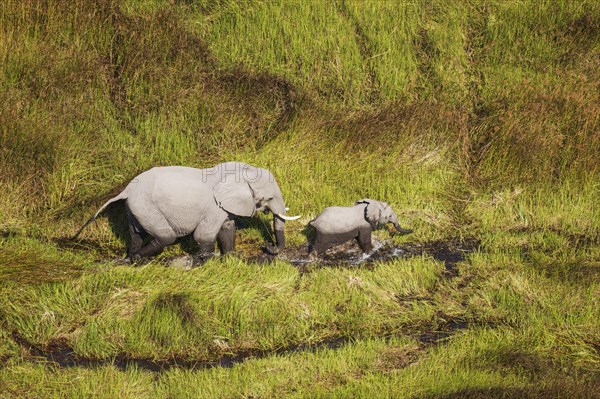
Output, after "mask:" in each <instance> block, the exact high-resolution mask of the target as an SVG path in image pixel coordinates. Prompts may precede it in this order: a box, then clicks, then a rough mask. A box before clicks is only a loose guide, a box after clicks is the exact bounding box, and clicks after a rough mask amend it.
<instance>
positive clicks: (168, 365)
mask: <svg viewBox="0 0 600 399" xmlns="http://www.w3.org/2000/svg"><path fill="white" fill-rule="evenodd" d="M466 328H468V324H467V323H462V322H448V323H447V324H446V325H444V326H442V328H441V329H439V330H430V331H427V332H422V333H415V334H407V335H406V336H412V337H413V338H415V339H416V340H417V341H418V342H419V347H420V348H422V349H424V348H427V347H431V346H436V345H441V344H444V343H445V342H446V341H447V340H448V339H450V338H451V337H452V336H453V335H455V334H456V333H458V332H459V331H460V330H463V329H466ZM396 337H398V336H397V335H390V336H385V337H381V338H382V339H384V340H385V341H386V342H389V341H390V340H391V339H393V338H396ZM13 339H14V340H15V342H17V343H18V344H19V345H21V347H22V348H23V350H24V353H28V354H29V359H28V360H30V361H34V362H38V363H43V364H46V365H48V366H51V367H56V368H71V367H83V368H94V367H103V366H108V365H111V366H114V367H116V368H118V369H120V370H123V371H125V370H127V369H128V368H137V369H140V370H145V371H150V372H155V373H160V372H164V371H168V370H170V369H173V368H179V369H186V370H203V369H211V368H215V367H223V368H231V367H234V366H235V365H237V364H240V363H243V362H245V361H247V360H250V359H264V358H267V357H270V356H275V355H291V354H294V353H303V352H310V353H315V352H317V351H319V350H326V349H338V348H341V347H343V346H344V345H348V344H351V343H352V342H353V341H354V339H353V338H352V337H337V338H332V339H329V340H324V341H321V342H317V343H313V344H301V345H294V346H290V347H287V348H280V349H276V350H255V351H246V352H242V353H238V354H236V355H226V356H223V357H221V358H219V359H218V360H215V361H204V360H189V359H177V358H175V359H169V360H152V359H140V358H131V357H128V356H126V355H117V356H115V357H112V358H103V359H95V358H86V357H82V356H79V355H77V354H76V353H75V352H74V351H73V349H72V348H70V347H68V346H67V345H66V343H65V342H56V343H55V344H54V345H51V346H50V347H49V348H47V349H41V348H38V347H37V346H35V345H33V344H31V343H29V342H27V341H26V340H25V339H23V338H22V337H20V336H18V335H16V334H13Z"/></svg>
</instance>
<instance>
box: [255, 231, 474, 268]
mask: <svg viewBox="0 0 600 399" xmlns="http://www.w3.org/2000/svg"><path fill="white" fill-rule="evenodd" d="M374 245H375V249H374V250H373V251H371V252H370V253H368V254H365V253H363V252H362V251H361V250H360V248H359V247H358V245H357V244H356V243H354V242H347V243H345V244H342V245H338V246H336V247H334V248H331V249H330V250H328V251H327V252H326V253H325V254H324V255H322V256H321V257H319V258H313V257H311V256H309V255H308V245H307V244H304V245H302V246H300V247H297V248H292V249H287V250H286V251H285V252H284V253H283V254H282V255H280V256H279V257H278V258H276V257H273V256H270V255H268V254H266V253H264V254H260V255H258V256H254V257H250V258H248V261H251V262H256V263H259V264H265V263H272V262H274V261H275V259H283V260H285V261H287V262H289V263H291V264H292V265H294V266H296V267H298V268H299V269H300V271H301V273H305V272H310V271H311V270H313V269H314V268H318V267H341V268H354V267H361V268H367V269H369V268H373V267H374V266H375V265H377V264H378V263H381V262H387V261H392V260H394V259H408V258H412V257H415V256H430V257H432V258H433V259H435V260H437V261H439V262H443V263H444V265H445V271H444V275H445V277H447V278H453V277H456V276H457V275H458V270H457V268H456V266H457V264H458V263H459V262H462V261H464V260H465V259H466V256H467V255H468V254H469V253H471V252H473V251H476V250H478V249H480V248H481V243H480V241H479V240H477V239H474V238H470V239H463V240H458V239H456V240H447V241H441V240H440V241H431V242H425V243H416V244H410V243H409V244H405V245H396V244H394V243H392V242H390V241H382V242H377V241H374Z"/></svg>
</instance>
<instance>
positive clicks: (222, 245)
mask: <svg viewBox="0 0 600 399" xmlns="http://www.w3.org/2000/svg"><path fill="white" fill-rule="evenodd" d="M217 244H218V246H219V251H220V252H221V255H225V254H226V253H228V252H231V251H234V250H235V222H234V221H233V220H227V221H225V223H223V226H221V230H219V233H218V234H217Z"/></svg>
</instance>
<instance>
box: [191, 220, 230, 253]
mask: <svg viewBox="0 0 600 399" xmlns="http://www.w3.org/2000/svg"><path fill="white" fill-rule="evenodd" d="M226 220H227V219H222V220H219V221H214V220H213V221H212V223H210V224H209V223H203V224H201V225H199V226H198V227H196V230H194V240H195V241H196V243H198V248H199V251H198V255H197V256H196V258H198V259H199V260H200V261H204V260H206V259H208V258H210V257H211V256H213V255H214V254H215V244H216V243H217V236H218V235H219V232H220V231H221V229H222V227H223V225H224V224H225V221H226ZM233 233H234V234H235V229H234V231H233ZM223 234H224V236H226V237H230V235H231V232H229V231H228V232H225V231H224V232H223ZM194 263H196V261H194Z"/></svg>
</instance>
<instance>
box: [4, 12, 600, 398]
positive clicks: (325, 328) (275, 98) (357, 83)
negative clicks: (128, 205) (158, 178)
mask: <svg viewBox="0 0 600 399" xmlns="http://www.w3.org/2000/svg"><path fill="white" fill-rule="evenodd" d="M0 28H1V30H0V60H2V61H1V62H0V192H1V195H0V250H1V256H0V360H1V361H2V366H0V397H9V398H12V397H15V398H17V397H49V396H50V397H87V396H93V397H107V398H108V397H111V398H112V397H125V398H127V397H136V398H138V397H190V396H192V397H211V398H212V397H363V396H364V397H367V396H368V397H407V398H415V397H419V398H434V397H435V398H438V397H443V398H454V397H473V398H481V397H533V398H545V397H567V396H568V397H582V398H588V397H597V396H598V394H597V392H598V391H600V386H598V381H599V380H600V356H599V352H598V351H599V349H598V348H599V345H600V339H599V337H600V324H599V322H598V317H597V315H598V314H600V303H599V301H598V297H599V294H600V291H599V290H600V285H599V282H600V244H599V239H600V217H599V216H598V215H600V209H599V207H598V204H599V203H600V186H599V185H598V182H599V181H600V179H599V177H600V174H599V169H598V167H599V165H600V163H598V159H600V158H599V155H600V154H599V148H600V134H599V133H598V132H600V97H599V93H600V90H599V89H600V74H599V71H600V65H599V63H598V60H599V59H600V57H599V52H600V35H599V33H598V32H600V5H599V3H598V2H597V1H591V0H589V1H586V0H583V1H577V2H569V1H544V2H541V3H540V2H535V1H529V0H527V1H520V2H510V1H499V0H493V1H485V2H484V1H476V0H464V1H459V2H455V3H452V4H450V3H449V2H443V1H427V2H424V1H423V2H422V1H410V2H409V1H406V2H404V1H402V2H392V1H387V2H386V1H371V2H365V1H351V0H338V1H333V2H325V1H313V2H306V1H293V2H283V1H260V0H252V1H250V0H249V1H243V2H236V1H213V0H202V1H185V2H183V1H182V2H170V1H160V0H145V1H133V0H128V1H125V0H122V1H119V0H117V1H112V0H106V1H104V0H103V1H99V2H88V1H83V0H80V1H71V2H68V3H65V2H62V1H56V0H48V1H40V0H27V1H16V0H8V1H5V2H4V3H3V6H2V7H1V8H0ZM225 160H239V161H244V162H248V163H251V164H254V165H257V166H261V167H265V168H267V169H269V170H271V172H273V174H274V175H275V177H276V178H277V181H278V183H279V185H280V187H281V189H282V191H283V193H284V197H285V199H286V204H287V205H288V206H289V207H290V208H291V209H290V212H291V213H292V214H301V215H302V218H301V219H300V220H299V221H297V222H289V223H287V224H286V233H287V238H288V240H287V241H288V247H289V248H290V250H289V252H288V253H287V254H284V255H283V256H281V257H280V259H278V260H277V261H274V262H272V263H256V262H255V261H252V260H250V259H252V258H254V257H256V256H258V255H259V254H260V249H259V248H260V246H261V245H262V244H263V242H264V240H265V236H266V235H268V233H265V231H264V229H263V225H262V223H263V222H264V223H267V222H268V219H269V218H268V217H267V216H261V217H260V218H258V219H256V220H253V221H251V222H250V223H249V227H248V228H246V229H243V230H240V231H238V253H237V254H236V255H234V256H229V257H226V258H215V259H212V260H210V261H209V262H207V263H206V264H205V265H203V266H201V267H198V268H194V269H192V270H183V269H180V268H176V267H169V266H170V265H171V260H170V259H171V258H172V257H174V256H179V255H181V254H182V253H184V252H185V251H189V249H190V248H193V243H192V244H190V242H189V241H187V242H182V243H180V244H179V245H174V246H172V247H170V248H169V249H168V250H167V251H165V253H164V254H163V255H161V256H159V257H157V258H156V259H154V260H153V261H151V262H150V263H148V264H146V265H143V266H141V267H131V266H123V265H120V264H118V263H117V262H113V260H114V259H116V258H120V257H122V255H123V254H124V252H125V241H124V240H123V236H124V233H125V228H124V224H123V223H122V222H119V220H122V219H123V217H124V212H123V209H120V208H118V207H115V208H114V209H111V210H109V212H107V213H108V215H109V218H108V219H109V220H108V222H107V220H106V219H105V218H100V219H99V220H98V221H96V222H95V223H94V224H93V225H91V226H90V227H89V228H88V229H87V230H86V231H85V232H84V234H83V236H82V240H81V241H80V242H79V243H73V242H70V241H69V240H68V239H67V237H69V236H71V235H72V234H73V233H74V232H75V231H76V230H77V229H78V227H79V226H81V224H83V222H84V221H85V220H87V218H89V216H90V215H91V214H93V212H95V210H96V209H97V208H98V207H99V206H100V205H101V204H102V203H103V201H105V200H106V199H108V198H109V197H110V196H111V195H113V194H114V193H115V192H118V191H119V190H120V189H122V187H123V186H124V185H125V184H127V182H128V181H129V180H130V179H131V178H132V177H134V176H135V175H136V174H138V173H140V172H141V171H143V170H146V169H148V168H150V167H152V166H155V165H172V164H180V165H189V166H195V167H208V166H212V165H214V164H216V163H218V162H221V161H225ZM365 197H371V198H377V199H381V200H383V201H387V202H389V203H390V204H391V205H392V207H393V208H394V209H395V210H396V213H397V214H398V216H399V219H400V224H401V225H402V226H404V227H408V228H413V229H414V230H415V232H414V233H413V234H411V235H409V236H393V235H391V234H390V233H389V232H388V231H387V230H386V229H382V230H379V231H377V232H376V233H375V237H376V239H377V240H380V241H389V242H391V243H393V244H394V245H397V246H400V247H403V248H405V249H410V248H412V251H413V252H415V251H416V252H417V255H414V254H412V252H411V254H412V255H411V256H408V257H406V258H396V259H390V260H385V261H380V262H376V263H375V264H374V265H370V266H368V267H367V266H364V265H363V266H356V265H348V264H346V263H344V261H343V260H339V261H338V264H337V265H333V266H331V265H329V264H306V265H303V266H301V267H300V266H295V265H294V264H293V263H290V262H289V261H288V260H289V259H291V258H294V257H298V256H301V255H299V254H300V253H301V251H303V245H304V244H305V242H306V236H305V234H306V232H305V231H304V226H305V225H306V223H307V222H308V221H310V220H311V219H312V218H313V217H314V216H316V215H317V214H318V213H319V212H320V211H321V210H322V209H323V208H324V207H326V206H330V205H350V204H352V203H353V202H354V201H355V200H357V199H360V198H365ZM472 242H477V243H478V244H479V247H478V248H475V249H474V251H473V252H470V253H465V256H464V259H462V260H458V261H457V260H456V259H454V261H456V262H455V263H453V264H450V265H447V264H445V263H444V262H443V250H442V249H439V248H443V245H445V243H451V244H452V245H457V246H458V247H459V248H462V247H461V243H462V246H467V245H468V243H472ZM418 245H422V247H419V246H418ZM438 247H439V248H438ZM415 248H416V249H415ZM418 248H423V253H422V254H420V255H419V254H418V252H419V251H418ZM436 248H438V249H437V251H441V254H440V253H437V252H436ZM447 267H451V268H452V270H450V271H448V270H446V268H447ZM436 331H437V333H436ZM439 331H441V332H439ZM327 343H329V346H331V347H328V345H327ZM319 344H321V345H322V346H321V347H319ZM323 344H324V345H323ZM334 344H335V345H334ZM336 346H339V347H336ZM33 348H37V350H36V349H33ZM61 348H62V349H64V348H70V349H71V350H72V351H73V352H74V353H75V356H76V357H79V358H80V359H82V360H97V361H98V362H99V363H98V364H97V365H96V366H94V367H84V365H83V364H81V365H76V366H73V367H58V366H57V365H55V364H52V363H49V362H48V361H46V360H45V359H44V358H36V357H35V356H34V355H35V354H36V353H38V351H42V352H43V351H46V352H52V351H53V350H56V349H61ZM298 348H305V350H299V349H298ZM306 348H312V349H311V350H306ZM227 356H229V357H235V356H242V357H243V358H244V359H245V360H244V361H243V362H241V363H238V364H235V365H233V367H230V368H223V367H216V368H211V369H189V368H186V367H179V368H178V367H175V368H171V369H165V370H163V371H161V372H159V373H155V372H153V371H148V370H146V369H144V368H143V367H141V366H139V367H138V366H136V365H135V364H134V363H131V364H129V365H128V366H127V367H125V368H122V367H120V364H119V359H124V358H132V359H138V360H152V361H156V362H169V361H179V362H185V361H192V362H194V361H201V362H206V361H215V360H219V359H221V358H223V357H227ZM113 362H114V364H111V363H113Z"/></svg>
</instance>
